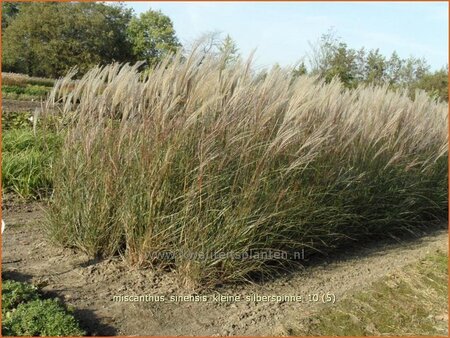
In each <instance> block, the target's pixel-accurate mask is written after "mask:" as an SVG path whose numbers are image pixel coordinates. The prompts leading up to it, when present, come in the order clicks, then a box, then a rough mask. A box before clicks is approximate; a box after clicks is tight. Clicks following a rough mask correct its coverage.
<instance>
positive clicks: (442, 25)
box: [126, 1, 448, 69]
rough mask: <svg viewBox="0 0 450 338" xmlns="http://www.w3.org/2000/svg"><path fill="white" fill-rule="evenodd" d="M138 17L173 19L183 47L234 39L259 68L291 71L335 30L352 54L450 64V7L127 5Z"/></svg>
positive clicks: (383, 4)
mask: <svg viewBox="0 0 450 338" xmlns="http://www.w3.org/2000/svg"><path fill="white" fill-rule="evenodd" d="M126 6H129V7H132V8H133V9H134V10H135V11H136V12H137V13H140V12H143V11H146V10H148V9H150V8H151V9H159V10H161V11H162V12H163V13H164V14H166V15H168V16H169V17H170V18H171V19H172V21H173V23H174V26H175V30H176V32H177V36H178V37H179V39H180V41H181V42H182V43H186V42H189V41H192V40H193V39H195V38H197V37H199V36H200V35H201V34H202V33H205V32H210V31H221V32H223V33H224V34H230V35H231V37H232V38H233V39H234V40H235V41H236V42H237V44H238V47H239V49H240V51H241V53H242V54H243V55H244V56H246V55H248V54H249V53H250V52H251V51H252V50H253V49H255V48H256V63H257V64H258V65H260V66H268V65H271V64H274V63H276V62H278V63H279V64H281V65H283V66H284V65H291V64H294V63H295V62H296V61H297V60H299V59H300V58H301V57H302V56H303V55H305V53H306V52H307V51H308V50H309V45H308V41H311V42H314V41H316V40H317V39H318V38H319V37H320V35H321V34H323V33H325V32H326V31H327V30H328V29H329V28H330V27H334V29H335V31H336V32H337V33H338V35H339V36H340V37H341V38H342V39H343V40H344V41H345V42H347V44H348V45H349V46H350V47H352V48H360V47H362V46H365V47H366V48H369V49H370V48H380V51H381V52H382V53H383V54H384V55H387V56H389V55H390V54H391V53H392V52H393V51H394V50H397V52H398V53H399V55H400V56H401V57H408V56H410V55H414V56H416V57H425V58H426V59H427V61H428V62H429V64H430V65H431V66H432V68H433V69H438V68H440V67H442V66H444V65H445V64H447V62H448V3H446V2H428V3H425V2H423V3H417V2H411V3H400V2H397V3H386V2H380V3H362V2H361V3H355V2H352V3H345V2H340V3H329V2H320V3H313V2H277V3H275V2H271V3H255V2H240V3H236V2H234V3H233V2H225V3H224V2H221V3H218V2H206V3H203V2H202V3H200V2H149V1H142V2H126Z"/></svg>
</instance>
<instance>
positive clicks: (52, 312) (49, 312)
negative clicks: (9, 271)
mask: <svg viewBox="0 0 450 338" xmlns="http://www.w3.org/2000/svg"><path fill="white" fill-rule="evenodd" d="M2 335H3V336H82V335H85V332H84V331H83V330H82V329H81V328H80V326H79V324H78V322H77V321H76V319H75V318H74V316H73V314H72V313H71V311H69V310H67V309H66V308H65V307H64V306H63V305H62V304H61V303H60V302H59V301H58V300H57V299H45V300H43V299H41V298H40V295H39V292H38V290H37V288H36V287H34V286H33V285H31V284H27V283H22V282H16V281H10V280H6V281H4V282H3V283H2Z"/></svg>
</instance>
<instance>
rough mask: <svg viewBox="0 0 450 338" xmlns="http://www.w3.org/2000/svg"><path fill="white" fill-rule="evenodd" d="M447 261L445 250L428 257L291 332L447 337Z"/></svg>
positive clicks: (375, 283) (318, 314) (330, 307)
mask: <svg viewBox="0 0 450 338" xmlns="http://www.w3.org/2000/svg"><path fill="white" fill-rule="evenodd" d="M447 262H448V255H447V254H445V253H443V252H440V251H438V252H435V253H432V254H429V255H428V256H427V257H426V258H425V259H423V260H421V261H420V262H419V263H417V264H415V265H411V266H408V267H407V268H406V269H404V270H403V271H402V272H400V273H396V274H393V275H391V276H389V277H386V278H383V279H381V280H378V281H376V282H374V283H373V284H372V286H371V287H370V288H369V289H367V290H364V291H360V292H357V293H354V294H352V295H350V296H347V297H345V298H344V299H342V300H340V301H339V300H338V302H337V303H336V304H335V305H329V306H327V307H325V308H323V309H322V310H320V311H319V312H318V313H316V314H314V315H313V316H311V317H309V318H308V320H307V322H306V323H302V325H301V328H295V329H293V328H291V329H289V330H288V331H289V333H290V334H291V335H295V336H301V335H306V336H319V335H326V336H367V335H394V336H395V335H447V332H448V326H447V322H448V308H447V295H448V286H447V281H448V271H447ZM293 326H295V325H293Z"/></svg>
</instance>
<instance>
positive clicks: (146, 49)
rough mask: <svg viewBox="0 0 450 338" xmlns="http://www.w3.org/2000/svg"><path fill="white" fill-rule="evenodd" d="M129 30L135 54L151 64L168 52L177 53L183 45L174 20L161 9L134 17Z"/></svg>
mask: <svg viewBox="0 0 450 338" xmlns="http://www.w3.org/2000/svg"><path fill="white" fill-rule="evenodd" d="M127 32H128V36H129V39H130V41H131V44H132V48H133V54H134V55H135V57H137V58H138V59H139V60H146V61H147V63H148V64H149V65H154V64H155V63H157V62H158V61H160V60H161V59H162V58H163V57H164V56H165V55H167V54H171V53H175V52H176V51H177V49H178V47H180V46H181V45H180V43H179V42H178V39H177V37H176V35H175V30H174V28H173V23H172V20H170V18H169V17H168V16H166V15H164V14H163V13H161V11H153V10H149V11H147V12H145V13H141V14H140V15H139V17H133V18H132V19H131V21H130V24H129V26H128V30H127Z"/></svg>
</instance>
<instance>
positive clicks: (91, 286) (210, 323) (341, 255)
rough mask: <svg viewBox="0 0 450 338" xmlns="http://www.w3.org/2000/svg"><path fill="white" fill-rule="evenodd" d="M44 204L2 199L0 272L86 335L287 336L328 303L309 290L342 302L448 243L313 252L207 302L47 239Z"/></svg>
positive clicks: (436, 239) (443, 234) (163, 276)
mask: <svg viewBox="0 0 450 338" xmlns="http://www.w3.org/2000/svg"><path fill="white" fill-rule="evenodd" d="M41 207H42V205H39V204H22V205H17V204H16V203H4V205H3V209H4V211H3V216H2V217H3V218H4V219H5V221H6V223H7V229H6V231H5V233H4V235H3V240H2V243H3V257H2V261H3V276H4V278H11V279H16V280H21V281H28V282H32V283H34V284H36V285H38V286H40V287H41V288H42V290H43V291H44V292H45V293H46V294H47V295H48V296H58V297H60V298H62V299H63V300H64V301H65V303H66V304H67V305H71V306H73V307H74V308H75V309H76V310H75V314H76V316H77V318H78V319H79V320H80V322H81V324H82V326H83V327H84V328H85V329H86V330H88V333H89V334H90V335H103V336H105V335H217V336H218V335H266V336H267V335H286V334H289V327H288V326H289V323H288V322H289V320H292V318H298V317H299V315H300V317H304V318H308V315H309V314H311V313H312V312H313V311H316V310H317V309H318V308H320V307H322V306H333V305H332V304H323V303H322V302H321V301H320V300H319V301H318V302H315V301H308V300H309V295H313V294H318V295H319V297H321V296H322V295H324V294H326V293H330V294H332V295H333V296H334V297H336V302H339V299H340V298H341V297H342V296H343V295H345V294H346V293H348V292H353V291H355V290H361V289H364V288H366V287H368V286H369V285H370V283H371V282H373V281H374V280H377V279H379V278H381V277H383V276H385V275H388V274H391V273H394V272H396V271H398V270H400V269H402V268H403V267H405V266H406V265H408V264H410V263H414V262H416V261H418V260H419V259H421V258H423V257H424V256H425V255H427V254H429V253H431V252H433V251H436V250H441V251H443V252H447V248H448V233H447V231H446V230H442V229H441V230H436V231H433V232H432V233H429V234H428V235H426V236H422V237H421V238H420V239H414V240H412V239H403V240H401V241H400V240H398V241H394V240H383V241H378V242H377V243H369V244H367V245H365V247H364V248H362V249H361V248H359V249H356V248H348V249H346V250H341V251H339V252H338V253H336V254H335V255H334V256H329V257H327V258H318V259H316V260H315V261H314V262H309V263H308V264H307V267H305V268H304V269H302V270H301V271H297V272H293V273H289V274H286V275H284V276H281V277H279V278H277V279H274V280H270V281H265V282H260V283H258V284H246V285H237V286H236V285H235V286H227V287H223V288H221V289H215V290H204V291H201V293H200V295H204V296H207V297H208V301H206V302H189V301H184V302H171V301H169V300H168V299H169V297H170V296H187V295H195V294H194V293H192V291H191V290H185V289H181V288H179V287H178V283H177V276H176V275H175V274H173V273H168V272H160V271H151V270H137V269H133V268H130V267H129V266H127V265H126V264H125V263H123V262H122V261H121V260H120V259H118V258H117V259H113V260H108V261H95V260H92V259H89V257H87V256H85V255H84V254H80V253H77V252H74V251H72V250H68V249H61V248H58V247H55V246H54V245H51V244H49V243H47V242H46V239H45V233H44V231H43V230H42V228H41V227H40V226H39V225H38V224H39V222H38V221H39V220H40V219H42V217H43V212H42V210H41ZM218 294H222V295H228V296H234V297H236V296H237V295H240V296H241V301H228V302H227V301H225V302H219V301H217V300H214V298H213V296H214V295H218ZM253 294H258V295H269V296H271V295H301V296H303V301H302V302H292V301H285V302H277V301H271V302H267V301H259V302H254V301H246V299H245V297H246V296H251V295H253ZM122 295H124V296H125V295H153V296H157V295H158V296H161V295H165V297H166V301H164V302H156V301H153V302H117V301H113V296H122Z"/></svg>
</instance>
